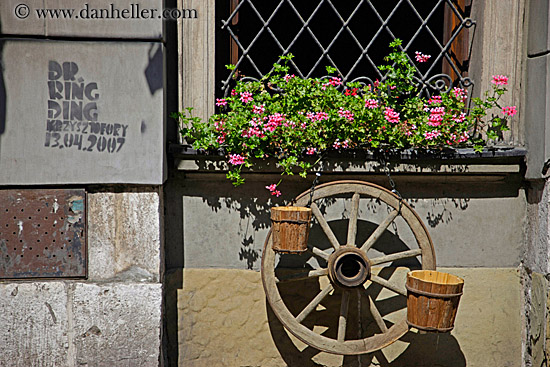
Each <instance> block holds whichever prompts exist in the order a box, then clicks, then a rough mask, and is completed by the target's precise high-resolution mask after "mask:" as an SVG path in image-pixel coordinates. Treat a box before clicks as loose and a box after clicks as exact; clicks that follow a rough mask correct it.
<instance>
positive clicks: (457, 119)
mask: <svg viewBox="0 0 550 367" xmlns="http://www.w3.org/2000/svg"><path fill="white" fill-rule="evenodd" d="M465 118H466V114H465V113H464V112H461V113H460V115H458V116H456V115H453V121H454V122H458V123H460V122H464V119H465Z"/></svg>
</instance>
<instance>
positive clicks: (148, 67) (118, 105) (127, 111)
mask: <svg viewBox="0 0 550 367" xmlns="http://www.w3.org/2000/svg"><path fill="white" fill-rule="evenodd" d="M0 50H1V51H0V55H1V60H2V65H3V69H2V75H1V77H0V106H4V108H0V171H1V172H2V175H1V176H0V184H3V185H19V184H27V185H36V184H77V183H79V184H84V183H87V184H90V183H134V184H161V183H162V182H163V181H164V164H165V162H164V114H163V66H162V65H163V61H162V59H163V56H162V53H163V47H162V46H161V45H160V44H158V43H149V42H140V43H122V42H112V43H98V42H81V43H75V42H64V41H31V40H5V41H3V42H2V43H1V44H0Z"/></svg>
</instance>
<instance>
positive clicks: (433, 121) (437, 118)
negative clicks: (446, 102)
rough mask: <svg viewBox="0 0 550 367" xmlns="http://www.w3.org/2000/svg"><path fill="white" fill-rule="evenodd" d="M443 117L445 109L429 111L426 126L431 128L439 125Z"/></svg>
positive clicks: (435, 108)
mask: <svg viewBox="0 0 550 367" xmlns="http://www.w3.org/2000/svg"><path fill="white" fill-rule="evenodd" d="M444 116H445V107H434V108H431V109H430V116H429V117H428V122H427V124H428V125H430V126H433V127H436V126H439V125H441V122H442V121H443V118H444Z"/></svg>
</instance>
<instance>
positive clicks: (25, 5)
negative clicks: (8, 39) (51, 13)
mask: <svg viewBox="0 0 550 367" xmlns="http://www.w3.org/2000/svg"><path fill="white" fill-rule="evenodd" d="M43 6H44V1H43V0H25V1H24V2H23V1H20V0H3V1H1V2H0V35H22V36H33V35H34V36H43V35H44V33H45V31H46V20H45V19H37V18H36V17H35V16H34V14H31V9H39V8H42V7H43Z"/></svg>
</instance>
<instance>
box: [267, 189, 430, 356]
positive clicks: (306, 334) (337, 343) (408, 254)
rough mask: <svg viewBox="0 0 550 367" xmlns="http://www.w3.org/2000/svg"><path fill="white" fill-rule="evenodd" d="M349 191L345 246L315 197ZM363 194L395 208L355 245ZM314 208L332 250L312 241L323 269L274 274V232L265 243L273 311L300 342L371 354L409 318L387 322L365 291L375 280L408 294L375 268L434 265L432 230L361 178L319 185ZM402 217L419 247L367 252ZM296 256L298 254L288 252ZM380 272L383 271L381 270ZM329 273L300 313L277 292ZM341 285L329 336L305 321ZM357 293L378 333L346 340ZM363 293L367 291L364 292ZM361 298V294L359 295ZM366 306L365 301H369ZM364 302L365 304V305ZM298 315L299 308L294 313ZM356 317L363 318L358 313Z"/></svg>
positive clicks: (301, 201) (304, 199)
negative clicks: (417, 261)
mask: <svg viewBox="0 0 550 367" xmlns="http://www.w3.org/2000/svg"><path fill="white" fill-rule="evenodd" d="M350 195H351V213H350V216H349V223H348V230H347V242H346V244H341V243H339V242H338V239H337V238H336V236H335V234H334V232H333V231H332V229H331V227H330V226H329V224H328V222H327V221H326V219H325V218H324V217H323V214H322V213H321V210H320V209H319V206H318V205H317V203H316V201H318V200H319V199H325V198H335V197H342V196H348V197H349V196H350ZM361 197H363V198H373V199H378V200H380V201H381V202H383V203H386V204H387V205H388V207H390V208H393V210H392V211H391V212H390V213H389V214H388V215H387V217H386V218H385V219H384V220H383V221H382V222H381V223H380V224H379V225H378V227H377V228H376V229H375V230H374V231H373V232H372V233H371V234H370V236H369V237H368V239H367V240H366V241H365V242H364V243H359V244H357V243H356V237H357V228H358V217H359V203H360V199H361ZM309 198H310V191H309V190H308V191H306V192H304V193H302V194H301V195H300V196H298V197H297V199H296V204H295V205H296V206H305V205H306V204H307V203H308V201H309ZM311 209H312V212H313V215H314V217H315V218H316V220H317V222H318V224H319V226H320V227H321V228H322V230H323V232H324V234H325V235H326V237H327V238H328V241H329V242H330V245H331V246H332V248H333V251H332V252H329V251H324V250H323V249H322V248H320V247H318V244H311V242H312V241H311V240H310V244H309V245H308V251H309V252H310V253H311V254H312V255H314V256H316V257H318V258H321V259H324V260H326V267H323V266H321V267H320V268H319V269H313V270H306V269H304V270H306V271H302V273H298V274H291V275H290V276H286V277H284V276H279V278H280V279H279V278H277V275H276V274H275V267H276V264H275V263H276V260H277V256H279V255H277V254H276V253H275V252H274V251H273V250H272V248H271V238H272V236H271V231H270V233H269V234H268V236H267V239H266V241H265V245H264V252H263V258H262V268H261V273H262V281H263V286H264V290H265V293H266V296H267V300H268V302H269V304H270V305H271V308H272V309H273V312H274V313H275V315H276V316H277V318H278V319H279V320H280V321H281V323H282V324H283V325H284V327H285V328H286V329H287V330H288V331H290V332H291V333H292V334H293V335H294V336H295V337H296V338H298V339H299V340H301V341H302V342H304V343H306V344H308V345H309V346H312V347H314V348H316V349H319V350H321V351H324V352H328V353H333V354H341V355H358V354H364V353H370V352H373V351H376V350H379V349H381V348H384V347H386V346H387V345H389V344H391V343H393V342H395V341H396V340H397V339H399V338H400V337H401V336H403V335H404V334H405V333H406V332H407V331H408V326H407V323H406V317H404V318H403V319H402V320H400V321H398V322H394V323H393V324H392V325H389V326H388V323H389V324H391V323H390V322H388V323H387V322H386V321H385V320H384V316H382V315H381V313H380V312H379V310H378V307H377V301H376V299H373V298H374V297H370V296H369V295H367V294H366V292H367V291H366V289H368V286H370V284H377V286H381V287H383V288H386V289H388V290H390V291H392V292H394V293H396V294H397V295H399V296H397V295H396V296H397V297H400V296H403V297H406V294H407V293H406V290H405V284H404V283H403V284H402V285H396V284H394V283H391V282H390V281H388V280H387V279H385V278H383V277H382V276H379V275H375V274H374V273H372V272H371V268H372V267H373V266H379V265H382V264H388V263H392V262H393V261H396V260H400V259H406V258H413V257H418V256H420V257H421V265H422V269H427V270H434V269H435V266H436V264H435V253H434V249H433V244H432V241H431V238H430V235H429V234H428V231H427V229H426V227H425V226H424V224H423V223H422V221H421V220H420V218H419V216H418V215H417V214H416V213H415V212H414V211H413V209H412V208H411V207H410V206H409V205H407V204H406V203H405V202H401V203H400V200H399V198H398V197H397V196H396V195H395V194H393V193H392V192H391V191H389V190H387V189H385V188H383V187H380V186H377V185H374V184H371V183H368V182H362V181H336V182H331V183H327V184H323V185H319V186H317V188H316V189H315V191H314V194H313V198H312V204H311ZM398 216H401V217H402V218H403V219H404V221H405V222H406V224H407V225H408V226H409V227H410V229H411V231H412V233H413V235H414V237H415V239H416V242H417V245H418V248H415V249H409V250H407V251H401V252H397V253H391V254H384V255H383V256H378V257H375V258H372V259H371V258H369V257H368V256H367V252H368V250H369V249H370V248H371V247H372V246H373V245H374V244H375V242H376V241H377V240H378V239H379V238H380V236H381V235H382V234H383V233H384V232H385V230H386V229H387V228H388V226H390V225H391V224H392V222H393V221H394V220H395V219H396V218H397V217H398ZM287 256H297V255H287ZM379 274H380V273H379ZM324 276H327V277H328V278H329V280H330V282H329V283H328V285H327V286H326V287H324V288H322V289H321V291H320V292H319V293H318V294H317V295H316V296H315V297H314V298H313V299H312V300H311V301H310V302H309V303H308V304H307V306H305V308H303V310H301V312H299V313H298V314H297V315H294V314H292V313H291V312H290V310H289V308H288V307H287V305H286V304H285V302H284V300H283V299H282V297H281V293H280V291H279V287H278V283H283V282H285V281H296V280H305V279H317V278H319V277H324ZM336 289H338V291H339V292H340V291H341V294H342V297H341V303H340V312H339V315H338V326H337V336H336V338H331V337H327V336H324V335H321V334H319V333H316V332H314V331H313V330H312V329H310V328H308V327H307V326H305V325H304V320H307V317H308V315H310V314H311V313H312V312H313V311H315V310H316V308H317V307H318V306H319V305H320V304H321V302H322V301H323V299H324V298H325V297H327V295H329V294H330V293H331V292H333V293H334V291H335V290H336ZM351 292H356V293H357V297H363V296H364V297H366V299H368V308H369V311H370V314H371V317H372V319H374V322H375V323H376V325H377V329H378V330H379V332H376V333H374V335H371V336H367V337H365V338H357V339H351V338H350V339H347V340H346V336H347V335H346V327H347V320H348V310H349V309H350V307H349V303H350V294H351ZM362 292H363V293H362ZM358 299H359V298H358ZM366 304H367V303H366ZM366 304H365V305H366ZM295 313H296V312H295ZM357 319H358V320H360V318H359V316H357Z"/></svg>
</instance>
